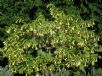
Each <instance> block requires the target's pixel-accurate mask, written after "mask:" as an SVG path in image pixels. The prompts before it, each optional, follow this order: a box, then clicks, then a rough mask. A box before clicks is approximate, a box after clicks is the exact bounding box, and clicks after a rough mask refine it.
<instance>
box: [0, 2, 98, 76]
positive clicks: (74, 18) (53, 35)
mask: <svg viewBox="0 0 102 76" xmlns="http://www.w3.org/2000/svg"><path fill="white" fill-rule="evenodd" d="M47 8H48V9H49V12H50V15H51V16H52V18H53V20H48V19H46V18H45V17H44V16H43V14H42V13H41V12H38V15H37V18H36V19H35V20H33V21H32V22H31V23H28V24H27V23H25V22H24V21H23V19H21V18H18V20H17V21H16V23H17V24H12V25H10V26H8V27H6V28H5V30H6V32H7V34H8V38H6V40H5V41H4V42H3V43H4V48H2V49H0V51H1V52H2V53H3V55H4V57H7V58H8V61H9V63H8V65H7V67H8V68H9V70H10V71H12V72H13V73H26V75H27V76H34V75H37V74H38V73H39V74H40V75H42V74H44V72H45V71H46V70H48V71H52V72H54V71H61V70H62V68H64V69H67V68H70V67H79V68H82V67H84V66H87V65H88V64H92V65H94V63H95V62H96V61H97V58H98V55H97V54H95V51H97V49H98V46H97V40H98V37H97V36H95V35H94V31H89V30H88V29H87V28H88V27H92V26H93V25H94V22H93V20H88V21H84V20H82V19H81V18H80V16H79V13H78V12H77V14H74V13H73V11H70V10H69V12H67V14H65V13H64V11H62V10H60V9H59V8H57V7H55V6H54V5H53V4H48V5H47ZM73 9H74V8H73ZM74 12H75V11H74ZM19 23H23V25H20V24H19Z"/></svg>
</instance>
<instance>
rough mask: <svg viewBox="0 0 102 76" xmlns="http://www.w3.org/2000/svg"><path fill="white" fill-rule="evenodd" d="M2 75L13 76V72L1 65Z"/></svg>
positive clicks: (0, 72)
mask: <svg viewBox="0 0 102 76" xmlns="http://www.w3.org/2000/svg"><path fill="white" fill-rule="evenodd" d="M0 76H13V74H12V73H11V72H10V71H8V70H7V68H2V67H0Z"/></svg>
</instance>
